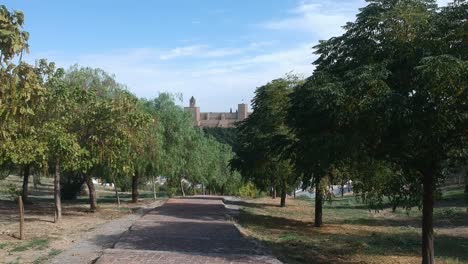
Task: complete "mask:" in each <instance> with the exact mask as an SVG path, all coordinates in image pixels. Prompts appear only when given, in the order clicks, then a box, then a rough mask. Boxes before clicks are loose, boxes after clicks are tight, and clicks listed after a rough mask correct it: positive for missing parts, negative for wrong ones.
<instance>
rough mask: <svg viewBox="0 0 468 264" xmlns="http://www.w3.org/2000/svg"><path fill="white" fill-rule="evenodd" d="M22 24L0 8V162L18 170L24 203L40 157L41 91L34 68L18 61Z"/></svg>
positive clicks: (22, 45) (15, 15)
mask: <svg viewBox="0 0 468 264" xmlns="http://www.w3.org/2000/svg"><path fill="white" fill-rule="evenodd" d="M23 24H24V15H23V13H22V12H19V11H12V12H10V11H9V10H8V9H7V8H6V7H5V6H3V5H1V6H0V119H1V120H2V122H1V123H0V131H1V134H0V143H1V144H0V145H1V147H0V161H1V160H4V161H6V162H12V163H14V164H16V165H17V166H21V167H22V172H23V176H24V177H23V190H22V196H23V199H24V200H25V201H27V196H28V181H29V174H30V170H31V167H32V166H34V165H38V164H39V163H40V162H41V158H42V156H43V153H44V145H43V144H42V143H41V142H40V141H39V139H38V135H37V133H36V132H37V131H35V129H34V126H35V125H34V122H35V119H34V115H35V111H36V110H37V107H38V105H39V103H40V101H41V99H42V97H43V94H44V90H43V88H42V87H41V84H40V80H39V78H38V76H37V75H36V73H35V70H34V67H33V66H31V65H29V64H26V63H24V62H22V61H21V57H22V54H23V52H27V51H28V44H27V41H28V38H29V33H28V32H26V31H24V30H23ZM18 55H19V58H18V64H17V65H15V64H14V60H15V59H16V58H17V56H18Z"/></svg>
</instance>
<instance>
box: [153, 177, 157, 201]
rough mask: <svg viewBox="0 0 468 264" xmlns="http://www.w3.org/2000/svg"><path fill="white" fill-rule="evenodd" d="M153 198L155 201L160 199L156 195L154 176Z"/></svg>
mask: <svg viewBox="0 0 468 264" xmlns="http://www.w3.org/2000/svg"><path fill="white" fill-rule="evenodd" d="M153 198H154V200H156V199H157V198H158V196H157V195H156V179H154V176H153Z"/></svg>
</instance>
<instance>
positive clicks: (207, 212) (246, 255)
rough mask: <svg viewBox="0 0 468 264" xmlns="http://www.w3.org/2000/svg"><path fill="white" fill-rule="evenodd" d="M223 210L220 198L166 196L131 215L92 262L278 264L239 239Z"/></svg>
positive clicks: (250, 244)
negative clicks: (134, 218)
mask: <svg viewBox="0 0 468 264" xmlns="http://www.w3.org/2000/svg"><path fill="white" fill-rule="evenodd" d="M227 212H228V211H227V209H226V208H225V206H224V204H223V202H222V200H220V199H208V198H194V199H171V200H169V201H167V202H166V204H164V205H163V206H161V207H158V208H156V209H154V210H152V211H150V212H149V213H148V214H146V215H145V216H143V217H142V218H140V219H139V220H137V221H136V222H135V223H134V224H133V226H132V227H131V228H130V230H129V231H128V232H127V233H125V234H124V235H123V236H122V237H121V238H120V239H119V241H118V242H117V243H116V244H115V246H114V248H113V249H108V250H106V251H105V252H104V254H103V255H102V256H101V257H100V258H99V259H98V261H97V262H96V263H97V264H110V263H112V264H114V263H126V264H127V263H128V264H132V263H160V264H169V263H171V264H172V263H174V264H175V263H200V264H201V263H204V264H205V263H206V264H208V263H265V264H266V263H270V264H273V263H275V264H276V263H280V262H279V261H278V260H276V259H275V258H273V257H270V256H267V255H265V254H264V253H262V250H261V249H260V248H259V247H257V246H256V245H255V244H254V243H253V242H251V241H249V240H247V239H245V238H243V237H242V235H241V234H240V232H239V230H238V229H237V228H236V227H235V226H234V224H233V223H231V222H228V221H226V214H227Z"/></svg>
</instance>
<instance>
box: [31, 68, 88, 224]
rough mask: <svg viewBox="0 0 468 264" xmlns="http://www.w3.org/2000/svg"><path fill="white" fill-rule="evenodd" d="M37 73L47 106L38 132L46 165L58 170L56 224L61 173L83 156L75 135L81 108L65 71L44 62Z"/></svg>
mask: <svg viewBox="0 0 468 264" xmlns="http://www.w3.org/2000/svg"><path fill="white" fill-rule="evenodd" d="M36 73H37V75H38V76H40V78H41V82H42V86H43V87H44V88H45V89H46V94H45V97H44V101H43V104H42V105H41V108H40V110H39V112H38V116H37V117H36V119H38V120H39V123H38V125H37V130H38V131H39V132H40V135H41V137H40V138H41V141H42V142H44V143H45V146H46V151H45V154H46V155H45V156H46V159H47V161H48V162H46V163H45V164H51V165H52V167H53V170H54V207H55V217H54V220H55V222H60V220H61V218H62V206H61V185H60V182H61V172H62V170H63V168H68V169H72V168H73V167H74V166H75V165H76V164H77V162H78V158H79V157H80V155H81V153H82V149H81V148H80V146H79V144H78V140H77V137H76V135H75V134H74V133H72V132H71V124H72V120H73V118H74V116H73V113H74V111H73V110H74V109H76V108H77V107H79V106H78V105H76V103H75V101H74V99H75V98H74V97H73V94H72V93H73V90H72V89H69V88H68V87H66V86H65V83H64V81H63V75H64V71H63V69H61V68H59V69H56V68H55V64H54V63H47V61H46V60H40V61H39V63H38V66H37V67H36Z"/></svg>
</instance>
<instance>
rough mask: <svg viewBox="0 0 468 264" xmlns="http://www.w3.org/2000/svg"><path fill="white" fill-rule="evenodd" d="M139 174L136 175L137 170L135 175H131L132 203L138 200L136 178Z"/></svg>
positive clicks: (137, 178)
mask: <svg viewBox="0 0 468 264" xmlns="http://www.w3.org/2000/svg"><path fill="white" fill-rule="evenodd" d="M139 177H140V175H138V172H137V171H136V172H135V175H133V177H132V203H137V202H138V195H139V193H138V180H139Z"/></svg>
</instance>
